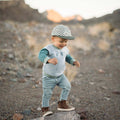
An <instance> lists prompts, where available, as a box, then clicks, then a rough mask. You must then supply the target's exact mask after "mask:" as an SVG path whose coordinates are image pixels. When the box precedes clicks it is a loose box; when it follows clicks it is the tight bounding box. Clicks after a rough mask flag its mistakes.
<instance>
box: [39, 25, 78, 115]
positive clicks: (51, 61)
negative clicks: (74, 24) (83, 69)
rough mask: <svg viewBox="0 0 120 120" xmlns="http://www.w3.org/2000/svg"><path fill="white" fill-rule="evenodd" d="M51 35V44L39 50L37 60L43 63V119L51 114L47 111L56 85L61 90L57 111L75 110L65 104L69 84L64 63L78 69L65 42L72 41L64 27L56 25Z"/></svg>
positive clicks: (69, 33)
mask: <svg viewBox="0 0 120 120" xmlns="http://www.w3.org/2000/svg"><path fill="white" fill-rule="evenodd" d="M51 35H52V37H51V40H52V44H49V45H47V46H46V47H44V48H43V49H41V50H40V53H39V59H40V61H41V62H43V63H44V64H43V74H42V87H43V96H42V113H43V117H44V116H46V115H49V114H52V111H50V110H49V100H50V98H51V95H52V92H53V89H54V87H55V86H56V85H57V86H59V87H60V88H62V92H61V95H60V100H59V101H58V108H57V109H58V110H59V111H71V110H74V109H75V108H74V107H72V106H69V105H68V104H67V103H66V101H67V99H68V95H69V92H70V89H71V84H70V82H69V81H68V79H67V78H66V76H65V75H64V70H65V62H68V63H69V64H71V65H75V66H77V67H80V63H79V62H78V61H76V60H75V59H74V58H72V57H71V55H70V54H69V50H68V48H67V42H68V41H69V40H73V39H74V37H73V36H72V35H71V31H70V29H69V28H68V27H67V26H65V25H57V26H56V27H54V28H53V30H52V33H51Z"/></svg>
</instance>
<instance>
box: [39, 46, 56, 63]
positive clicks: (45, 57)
mask: <svg viewBox="0 0 120 120" xmlns="http://www.w3.org/2000/svg"><path fill="white" fill-rule="evenodd" d="M48 55H49V51H48V50H47V49H45V48H43V49H42V50H41V51H40V53H39V60H40V61H41V62H43V63H51V64H54V65H56V64H57V63H58V61H57V59H56V58H50V57H48Z"/></svg>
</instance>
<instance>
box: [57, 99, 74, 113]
mask: <svg viewBox="0 0 120 120" xmlns="http://www.w3.org/2000/svg"><path fill="white" fill-rule="evenodd" d="M57 109H58V110H59V111H72V110H75V108H74V107H72V106H69V105H67V103H66V100H62V101H59V102H58V108H57Z"/></svg>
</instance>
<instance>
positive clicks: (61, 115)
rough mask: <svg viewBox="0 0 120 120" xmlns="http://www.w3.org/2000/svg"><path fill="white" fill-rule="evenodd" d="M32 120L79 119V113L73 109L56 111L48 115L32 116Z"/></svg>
mask: <svg viewBox="0 0 120 120" xmlns="http://www.w3.org/2000/svg"><path fill="white" fill-rule="evenodd" d="M32 120H80V115H79V114H77V113H76V112H75V111H70V112H57V113H54V114H53V115H50V116H46V117H39V118H34V119H32Z"/></svg>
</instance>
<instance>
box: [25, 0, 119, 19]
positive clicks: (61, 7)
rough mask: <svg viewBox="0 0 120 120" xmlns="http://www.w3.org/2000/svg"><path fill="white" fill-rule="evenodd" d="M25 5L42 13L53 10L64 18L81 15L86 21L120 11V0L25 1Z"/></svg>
mask: <svg viewBox="0 0 120 120" xmlns="http://www.w3.org/2000/svg"><path fill="white" fill-rule="evenodd" d="M25 3H26V4H28V5H29V6H30V7H31V8H33V9H38V11H39V12H40V13H42V12H45V11H46V10H51V9H52V10H55V11H56V12H58V13H59V14H60V15H61V16H63V17H68V16H73V15H80V16H81V17H82V18H84V19H90V18H93V17H96V18H97V17H101V16H104V15H106V14H111V13H113V11H114V10H117V9H120V0H106V1H104V0H101V1H97V0H91V1H89V0H84V1H81V2H80V1H79V0H74V1H73V0H71V1H69V0H66V1H64V2H62V0H61V1H56V0H51V1H48V0H44V1H41V0H34V1H33V0H25ZM46 3H47V4H46ZM63 3H64V4H63ZM67 3H69V5H68V6H66V4H67ZM73 3H74V4H73Z"/></svg>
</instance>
